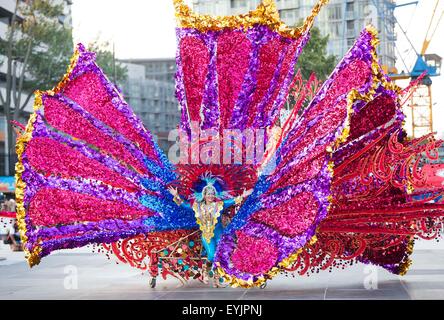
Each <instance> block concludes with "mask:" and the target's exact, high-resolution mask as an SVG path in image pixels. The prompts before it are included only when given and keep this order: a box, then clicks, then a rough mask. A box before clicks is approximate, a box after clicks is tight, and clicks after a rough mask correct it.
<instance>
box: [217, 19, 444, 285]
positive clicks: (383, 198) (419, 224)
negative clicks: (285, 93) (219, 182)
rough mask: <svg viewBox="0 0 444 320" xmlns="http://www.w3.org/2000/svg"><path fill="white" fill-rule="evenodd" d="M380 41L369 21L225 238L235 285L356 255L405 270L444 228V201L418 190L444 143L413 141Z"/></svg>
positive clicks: (264, 169)
mask: <svg viewBox="0 0 444 320" xmlns="http://www.w3.org/2000/svg"><path fill="white" fill-rule="evenodd" d="M377 42H378V40H377V38H376V31H375V30H374V29H373V28H372V27H367V28H366V29H365V30H364V31H363V32H362V33H361V35H360V37H359V39H358V40H357V41H356V43H355V44H354V46H353V47H352V48H351V49H350V50H349V52H348V53H347V55H346V56H345V57H344V58H343V59H342V61H341V62H340V63H339V65H338V66H337V67H336V69H335V70H334V71H333V73H332V75H331V76H330V78H329V79H328V80H327V81H326V82H325V83H324V84H323V86H322V87H321V88H320V90H319V91H318V92H317V94H316V95H315V97H314V98H313V100H312V101H311V102H310V104H309V105H308V107H307V108H306V109H305V111H304V112H303V114H302V116H301V117H298V118H297V120H296V121H294V119H295V118H296V117H295V116H294V115H291V116H290V117H289V118H288V121H287V122H286V123H284V125H283V131H282V132H281V135H280V136H278V138H277V139H276V141H277V142H276V145H275V147H274V150H275V151H274V157H273V156H271V157H268V158H266V159H265V162H264V163H262V164H261V165H260V166H259V177H258V182H257V184H256V186H255V188H254V192H253V194H252V195H251V196H250V197H249V198H248V199H247V201H246V202H245V203H244V204H243V206H242V207H241V208H240V210H239V212H238V214H237V215H236V216H235V217H234V219H233V221H232V222H231V224H230V225H229V226H228V227H227V228H226V229H225V231H224V234H223V236H222V239H221V241H220V243H219V246H218V251H217V254H216V259H215V261H216V264H217V265H218V267H219V272H220V273H221V274H222V275H224V276H225V278H226V280H227V281H228V282H229V283H231V285H233V286H244V287H248V286H252V285H260V284H262V283H263V282H264V281H266V280H267V279H270V278H271V277H272V276H274V275H275V274H277V273H278V272H282V271H295V270H299V271H300V273H301V274H302V273H305V272H307V270H308V269H309V268H310V267H311V269H312V270H319V269H326V268H329V267H331V266H334V265H337V266H340V265H343V263H344V262H350V261H353V260H354V261H356V260H358V261H361V262H365V263H373V264H377V265H381V266H383V267H385V268H386V269H388V270H390V271H392V272H395V273H403V272H405V270H406V268H407V266H408V264H409V262H408V255H409V254H410V253H411V251H412V240H413V237H414V236H418V235H422V234H424V233H425V234H426V235H427V234H434V235H435V236H436V233H437V232H439V231H440V227H441V224H440V219H442V217H443V215H444V206H443V205H442V204H441V205H439V204H426V203H425V202H426V201H422V202H421V203H419V202H414V201H412V200H411V199H412V197H411V195H409V194H408V191H409V190H411V189H412V188H413V187H415V186H416V185H421V184H424V181H423V179H422V177H421V173H420V169H419V167H418V164H419V163H420V161H421V155H422V154H426V155H428V156H429V157H433V154H432V153H433V149H436V148H437V147H439V145H440V142H436V141H434V140H433V139H432V140H431V141H427V140H428V138H431V135H430V136H428V137H424V138H422V139H417V140H413V141H407V140H406V137H405V133H404V132H403V131H402V121H403V119H404V115H403V114H402V111H401V107H400V104H399V98H400V89H399V88H398V87H396V85H394V84H393V83H392V82H391V81H390V80H389V79H388V78H387V77H386V76H385V75H384V74H383V72H382V70H381V68H380V66H379V65H378V61H377V56H376V45H377ZM293 112H294V113H297V112H298V110H297V109H295V110H293ZM440 194H442V190H435V192H432V193H431V194H430V196H429V198H428V200H431V199H432V198H433V197H436V196H439V195H440Z"/></svg>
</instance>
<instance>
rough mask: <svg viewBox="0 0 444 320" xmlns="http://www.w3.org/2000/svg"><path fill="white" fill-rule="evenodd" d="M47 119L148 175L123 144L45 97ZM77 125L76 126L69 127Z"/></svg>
mask: <svg viewBox="0 0 444 320" xmlns="http://www.w3.org/2000/svg"><path fill="white" fill-rule="evenodd" d="M44 104H45V119H46V120H47V121H48V123H49V124H50V125H51V126H53V127H54V128H56V129H58V130H60V131H62V132H65V133H67V134H69V135H72V136H73V137H75V138H77V139H80V140H83V141H85V142H86V143H88V144H90V145H93V146H95V147H97V148H98V149H99V150H101V151H102V152H103V151H105V152H106V153H108V154H109V155H111V156H113V157H114V158H115V159H118V160H120V161H122V160H124V161H125V162H126V163H127V164H129V165H130V166H131V167H134V168H136V169H137V170H138V171H139V172H142V173H146V169H145V167H144V166H143V164H142V163H141V162H140V161H139V160H137V159H136V158H135V157H134V156H133V155H132V154H131V153H130V152H129V151H128V150H127V149H126V148H125V147H124V146H123V145H122V144H120V143H118V142H117V141H116V140H114V139H113V138H111V137H110V136H108V135H106V134H105V133H103V132H102V131H100V130H98V129H97V128H96V127H94V126H93V125H92V124H91V123H90V122H88V121H87V120H86V119H85V118H84V117H83V116H81V115H80V114H79V113H77V112H76V111H74V110H73V109H71V108H70V107H69V106H67V105H66V104H65V103H64V102H62V101H60V100H58V99H57V98H55V97H45V98H44ZM68 124H75V125H68Z"/></svg>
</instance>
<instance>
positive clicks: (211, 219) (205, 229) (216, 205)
mask: <svg viewBox="0 0 444 320" xmlns="http://www.w3.org/2000/svg"><path fill="white" fill-rule="evenodd" d="M223 209H224V202H223V201H218V202H213V203H211V204H210V205H209V206H207V205H206V204H205V203H200V202H197V201H196V202H194V203H193V211H194V216H195V218H196V222H197V224H198V225H199V229H200V231H202V237H203V238H204V239H205V241H206V242H207V243H210V241H211V239H212V238H213V237H214V229H215V228H216V224H217V220H218V219H219V217H220V215H221V212H222V210H223Z"/></svg>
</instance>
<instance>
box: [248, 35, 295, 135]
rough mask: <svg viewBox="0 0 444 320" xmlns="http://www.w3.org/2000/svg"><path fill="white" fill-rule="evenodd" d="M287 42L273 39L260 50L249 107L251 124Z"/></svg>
mask: <svg viewBox="0 0 444 320" xmlns="http://www.w3.org/2000/svg"><path fill="white" fill-rule="evenodd" d="M285 46H286V44H285V43H283V42H282V41H280V40H279V39H273V40H270V41H269V42H267V43H266V44H265V45H264V46H262V47H261V48H260V50H259V70H258V72H257V86H256V90H255V91H254V94H253V97H252V100H251V102H250V107H249V109H248V110H249V111H248V112H249V123H248V124H249V125H250V126H251V125H252V124H253V121H254V119H255V117H256V115H257V111H258V110H257V106H258V104H259V103H260V102H261V101H262V99H263V98H264V95H265V94H266V93H267V91H268V90H269V88H270V83H271V80H272V79H273V76H274V74H275V72H276V68H277V66H278V62H279V56H280V54H281V52H282V50H283V49H284V48H285Z"/></svg>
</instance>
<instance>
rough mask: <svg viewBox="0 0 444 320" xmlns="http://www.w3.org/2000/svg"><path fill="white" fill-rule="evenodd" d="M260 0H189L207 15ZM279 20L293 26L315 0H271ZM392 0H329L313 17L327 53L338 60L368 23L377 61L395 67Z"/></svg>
mask: <svg viewBox="0 0 444 320" xmlns="http://www.w3.org/2000/svg"><path fill="white" fill-rule="evenodd" d="M260 2H261V1H260V0H193V9H194V10H195V11H197V12H199V13H207V14H211V15H224V16H225V15H236V14H240V13H246V12H248V11H249V10H253V9H255V8H256V7H257V5H258V4H259V3H260ZM275 2H276V4H277V7H278V9H279V14H280V16H281V19H282V20H283V21H284V22H285V23H286V24H287V25H289V26H294V25H296V24H298V22H300V21H302V20H303V19H304V18H305V17H307V16H308V15H309V14H310V13H311V9H312V8H313V6H314V5H315V3H316V2H317V0H275ZM394 3H395V1H394V0H330V2H329V3H328V5H327V6H326V7H325V9H323V10H321V12H320V13H319V16H318V17H317V18H316V19H315V21H316V22H315V26H317V27H318V28H319V29H320V31H321V34H322V35H329V43H328V47H327V52H328V54H332V55H335V56H336V58H337V59H338V60H339V59H340V58H342V57H343V56H344V55H345V53H346V52H347V51H348V49H349V48H350V47H351V46H352V45H353V43H354V41H355V40H356V38H357V37H358V35H359V33H360V31H361V30H362V29H363V28H364V27H365V26H366V25H367V24H369V23H371V24H373V25H374V26H375V27H376V28H377V29H378V31H379V39H380V41H381V43H380V45H379V48H378V54H379V57H380V60H381V64H382V65H384V66H387V67H388V68H393V67H395V62H396V56H395V41H396V37H395V18H394V15H393V11H394Z"/></svg>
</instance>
